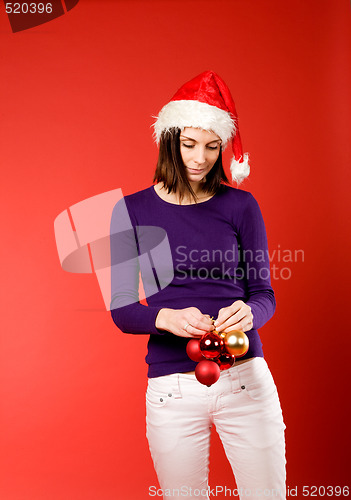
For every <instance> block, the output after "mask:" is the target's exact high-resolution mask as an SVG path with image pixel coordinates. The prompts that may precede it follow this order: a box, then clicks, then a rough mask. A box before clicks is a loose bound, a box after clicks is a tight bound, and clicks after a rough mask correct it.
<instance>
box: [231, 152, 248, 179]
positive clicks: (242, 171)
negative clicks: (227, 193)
mask: <svg viewBox="0 0 351 500" xmlns="http://www.w3.org/2000/svg"><path fill="white" fill-rule="evenodd" d="M230 172H231V174H232V179H233V181H234V182H237V183H238V184H240V183H241V182H242V181H243V180H244V179H246V177H248V175H249V174H250V165H249V154H248V153H244V159H243V160H242V161H238V160H236V159H235V158H233V159H232V161H231V164H230Z"/></svg>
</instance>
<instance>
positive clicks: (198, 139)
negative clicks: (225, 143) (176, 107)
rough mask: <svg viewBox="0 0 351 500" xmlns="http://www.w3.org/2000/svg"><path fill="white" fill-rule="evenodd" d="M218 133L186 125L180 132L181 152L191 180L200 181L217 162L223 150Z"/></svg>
mask: <svg viewBox="0 0 351 500" xmlns="http://www.w3.org/2000/svg"><path fill="white" fill-rule="evenodd" d="M221 143H222V141H221V139H220V138H219V137H218V135H216V134H214V133H213V132H208V131H207V130H201V129H199V128H192V127H186V128H185V129H184V130H182V132H181V133H180V153H181V155H182V159H183V163H184V165H185V168H186V173H187V177H188V180H189V182H195V183H196V182H200V181H202V179H203V178H204V177H205V176H206V175H207V174H208V173H209V171H210V170H211V168H212V167H213V165H214V164H215V163H216V161H217V158H218V156H219V153H220V150H221Z"/></svg>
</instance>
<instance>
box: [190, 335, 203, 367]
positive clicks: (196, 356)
mask: <svg viewBox="0 0 351 500" xmlns="http://www.w3.org/2000/svg"><path fill="white" fill-rule="evenodd" d="M186 352H187V355H188V356H189V358H190V359H191V360H192V361H196V362H199V361H201V360H202V359H204V357H203V355H202V352H201V350H200V341H199V340H198V339H191V340H189V342H188V343H187V346H186Z"/></svg>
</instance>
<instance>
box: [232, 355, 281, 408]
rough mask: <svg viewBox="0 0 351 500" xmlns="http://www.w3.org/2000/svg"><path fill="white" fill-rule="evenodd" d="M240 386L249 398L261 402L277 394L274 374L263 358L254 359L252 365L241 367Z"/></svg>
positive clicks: (247, 364)
mask: <svg viewBox="0 0 351 500" xmlns="http://www.w3.org/2000/svg"><path fill="white" fill-rule="evenodd" d="M239 368H242V369H240V370H239V379H240V386H241V389H242V390H243V391H246V394H247V395H248V396H249V398H251V399H253V400H255V401H260V400H264V399H268V398H270V397H272V396H273V395H275V394H276V393H277V388H276V385H275V383H274V380H273V377H272V374H271V372H270V370H269V368H268V365H267V363H266V361H265V360H264V359H263V358H254V359H253V360H252V362H250V363H244V364H243V365H241V366H239Z"/></svg>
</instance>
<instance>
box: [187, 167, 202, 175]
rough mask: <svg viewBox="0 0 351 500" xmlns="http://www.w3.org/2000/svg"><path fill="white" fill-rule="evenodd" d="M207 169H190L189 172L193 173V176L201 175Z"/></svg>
mask: <svg viewBox="0 0 351 500" xmlns="http://www.w3.org/2000/svg"><path fill="white" fill-rule="evenodd" d="M204 170H205V169H204V168H202V169H201V170H197V169H196V168H188V171H189V172H190V173H191V174H201V172H203V171H204Z"/></svg>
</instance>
